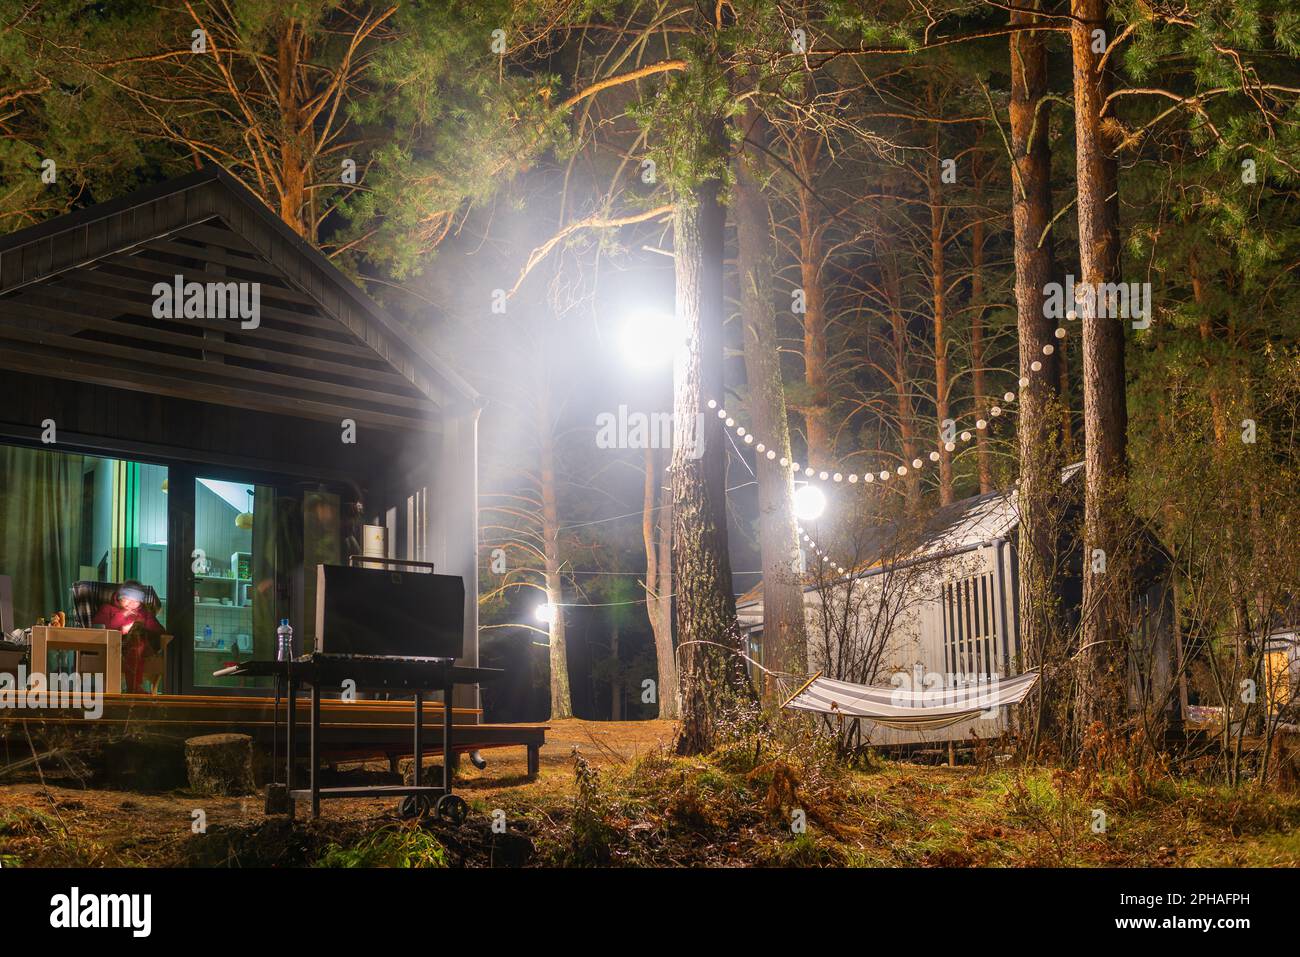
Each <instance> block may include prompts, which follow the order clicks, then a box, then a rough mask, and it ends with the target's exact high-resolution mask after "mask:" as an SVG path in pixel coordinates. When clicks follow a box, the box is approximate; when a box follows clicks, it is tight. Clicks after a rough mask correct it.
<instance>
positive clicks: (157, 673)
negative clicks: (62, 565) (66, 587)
mask: <svg viewBox="0 0 1300 957" xmlns="http://www.w3.org/2000/svg"><path fill="white" fill-rule="evenodd" d="M118 587H119V583H118V582H92V581H80V582H73V583H72V589H71V592H72V607H73V613H74V614H75V615H76V618H77V624H79V625H80V626H81V627H82V628H89V627H91V620H92V619H93V618H94V617H95V614H96V613H97V612H98V611H99V609H100V608H102V607H103V606H104V605H106V604H108V603H110V602H111V601H112V600H113V596H114V595H116V594H117V589H118ZM142 587H143V589H144V593H145V602H144V604H145V606H146V607H147V608H148V609H149V610H150V611H152V612H153V614H154V617H155V618H156V617H157V616H158V612H159V611H161V610H162V600H161V599H159V597H158V593H157V592H156V591H154V589H153V586H152V585H144V586H142ZM171 640H172V636H171V635H162V636H160V637H159V639H158V644H159V648H160V652H159V654H156V655H147V656H146V657H145V659H144V663H143V672H142V674H143V678H144V681H145V682H146V684H147V685H148V688H149V693H150V694H161V693H162V691H163V682H164V681H165V680H166V674H167V646H168V645H170V644H171Z"/></svg>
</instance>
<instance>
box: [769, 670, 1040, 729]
mask: <svg viewBox="0 0 1300 957" xmlns="http://www.w3.org/2000/svg"><path fill="white" fill-rule="evenodd" d="M1037 681H1038V672H1037V671H1026V672H1025V673H1024V674H1019V675H1016V676H1015V677H1013V678H994V679H989V680H987V681H980V682H978V683H974V684H969V685H959V686H957V687H952V688H933V689H928V688H927V689H924V690H921V691H905V690H903V689H901V688H893V687H890V688H880V687H873V686H871V685H855V684H851V683H850V682H847V681H836V680H835V679H833V678H823V677H822V676H821V673H820V672H819V673H817V674H815V675H813V677H812V679H811V680H810V681H808V683H807V684H805V685H804V686H803V687H802V688H800V689H799V690H798V691H796V692H795V693H794V695H793V696H792V697H790V698H789V700H787V701H786V702H785V704H783V705H782V707H783V708H791V709H794V710H796V711H815V712H817V713H819V714H831V715H844V716H845V717H849V718H869V719H870V720H872V721H875V722H877V723H878V724H883V725H885V726H886V727H889V728H899V729H901V730H915V731H931V730H937V729H939V728H947V727H951V726H952V725H954V724H959V723H961V722H962V721H968V720H970V719H971V718H975V717H978V716H979V715H980V714H981V713H983V712H986V711H991V710H992V709H995V708H1000V707H1002V706H1003V705H1011V704H1019V703H1020V702H1021V701H1023V700H1025V695H1027V694H1029V691H1030V689H1031V688H1033V686H1034V683H1035V682H1037Z"/></svg>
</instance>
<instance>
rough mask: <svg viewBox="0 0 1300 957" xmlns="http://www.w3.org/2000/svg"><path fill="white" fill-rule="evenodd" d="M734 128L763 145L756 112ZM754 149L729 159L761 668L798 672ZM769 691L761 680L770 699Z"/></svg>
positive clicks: (788, 511)
mask: <svg viewBox="0 0 1300 957" xmlns="http://www.w3.org/2000/svg"><path fill="white" fill-rule="evenodd" d="M740 126H741V130H742V132H743V133H744V135H745V138H746V139H747V140H748V141H750V142H751V143H758V144H766V142H767V139H768V137H767V128H766V122H765V121H764V120H763V118H762V116H761V114H759V113H758V111H757V110H754V109H752V108H751V109H750V111H749V112H748V113H747V114H746V115H745V116H744V117H743V118H742V121H741V124H740ZM763 155H764V154H763V153H762V151H761V150H760V149H758V148H756V147H754V146H750V147H748V148H747V149H745V150H744V151H743V152H742V153H741V154H740V155H739V156H738V158H737V162H736V166H735V172H736V185H735V190H734V197H735V201H734V204H733V215H734V217H735V222H736V240H737V250H738V257H739V264H738V270H737V271H738V273H739V278H740V319H741V325H742V335H743V336H744V350H743V351H744V356H745V377H746V380H747V383H748V387H749V388H748V397H749V401H748V412H749V415H750V419H751V421H752V425H753V430H754V433H755V435H757V436H760V437H762V438H763V440H764V441H765V442H766V443H769V449H770V451H771V453H773V455H774V457H772V458H769V457H768V450H763V449H757V447H755V449H756V458H757V464H756V471H757V478H758V511H759V516H758V542H759V552H760V559H761V565H762V571H763V651H764V656H765V660H766V662H767V663H768V667H770V668H772V669H773V670H776V671H784V672H788V673H791V674H803V673H804V672H805V671H806V670H807V663H808V638H807V633H806V628H805V623H804V608H803V587H802V582H801V580H800V576H799V572H798V557H799V533H798V529H797V527H796V525H795V518H794V482H793V480H792V478H791V474H790V469H788V468H786V467H783V466H782V465H781V464H780V460H781V459H782V458H785V459H787V460H788V459H789V458H790V430H789V421H788V419H787V417H786V407H785V386H784V384H783V383H782V380H781V357H780V353H779V351H778V348H777V336H776V310H775V306H774V305H773V301H772V295H773V291H772V276H773V274H774V273H775V272H776V268H775V260H776V253H775V250H774V249H773V242H772V223H771V211H770V209H769V208H768V203H767V197H766V196H764V195H763V192H762V188H761V186H760V183H759V178H758V177H759V176H761V174H762V170H763V168H764V166H765V163H764V162H763V159H762V157H763ZM776 693H777V689H776V687H775V686H772V687H768V685H767V684H766V683H765V685H764V698H765V700H767V701H768V703H772V699H774V698H775V696H776Z"/></svg>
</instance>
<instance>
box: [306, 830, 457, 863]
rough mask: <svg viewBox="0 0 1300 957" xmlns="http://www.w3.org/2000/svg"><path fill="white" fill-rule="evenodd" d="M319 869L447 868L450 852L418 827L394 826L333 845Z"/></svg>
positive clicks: (327, 851)
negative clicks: (353, 842) (358, 838)
mask: <svg viewBox="0 0 1300 957" xmlns="http://www.w3.org/2000/svg"><path fill="white" fill-rule="evenodd" d="M315 866H316V867H446V866H447V851H446V848H444V847H443V846H442V844H440V843H439V842H438V840H437V839H436V838H434V837H433V836H432V835H431V834H429V833H427V832H426V831H423V830H421V829H420V828H418V827H403V826H398V825H390V826H387V827H383V828H380V829H379V830H378V831H376V832H374V833H373V834H370V835H369V836H367V837H365V838H363V839H362V840H361V841H359V842H358V843H356V844H352V845H349V846H346V847H343V846H340V845H338V844H330V845H329V847H327V848H326V849H325V853H324V854H323V855H322V856H321V857H320V859H319V860H318V861H316V864H315Z"/></svg>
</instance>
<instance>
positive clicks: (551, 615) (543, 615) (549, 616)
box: [533, 602, 559, 625]
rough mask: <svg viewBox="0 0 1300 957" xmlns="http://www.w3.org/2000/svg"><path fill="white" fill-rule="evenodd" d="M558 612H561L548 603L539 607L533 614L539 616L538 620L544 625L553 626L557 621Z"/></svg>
mask: <svg viewBox="0 0 1300 957" xmlns="http://www.w3.org/2000/svg"><path fill="white" fill-rule="evenodd" d="M558 612H559V609H558V608H556V607H555V606H554V605H552V604H551V603H550V602H547V603H546V604H544V605H538V606H537V610H536V611H535V612H533V614H534V615H536V616H537V620H538V621H540V622H541V623H542V624H543V625H553V624H555V619H556V615H557V614H558Z"/></svg>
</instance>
